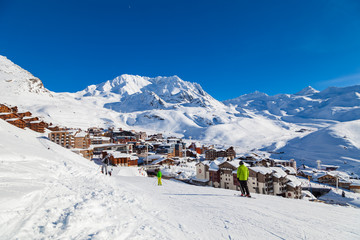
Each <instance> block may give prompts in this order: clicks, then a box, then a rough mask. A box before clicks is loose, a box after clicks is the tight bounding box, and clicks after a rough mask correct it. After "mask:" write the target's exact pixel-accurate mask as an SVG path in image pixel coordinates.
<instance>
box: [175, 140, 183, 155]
mask: <svg viewBox="0 0 360 240" xmlns="http://www.w3.org/2000/svg"><path fill="white" fill-rule="evenodd" d="M183 148H185V147H184V145H183V143H176V144H174V156H175V157H183Z"/></svg>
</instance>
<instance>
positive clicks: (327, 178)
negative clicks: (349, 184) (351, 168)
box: [317, 173, 336, 186]
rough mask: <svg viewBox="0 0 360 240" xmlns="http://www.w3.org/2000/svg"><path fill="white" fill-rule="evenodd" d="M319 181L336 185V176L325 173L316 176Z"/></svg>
mask: <svg viewBox="0 0 360 240" xmlns="http://www.w3.org/2000/svg"><path fill="white" fill-rule="evenodd" d="M317 180H318V182H319V183H326V184H330V185H334V186H335V185H336V176H335V175H333V174H329V173H326V174H324V175H322V176H320V177H318V178H317Z"/></svg>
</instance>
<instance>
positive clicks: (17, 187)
mask: <svg viewBox="0 0 360 240" xmlns="http://www.w3.org/2000/svg"><path fill="white" fill-rule="evenodd" d="M0 146H1V151H0V163H1V164H0V179H1V184H0V213H1V214H0V215H1V218H0V232H1V236H0V239H278V238H279V239H358V238H360V229H359V227H358V226H359V224H360V211H359V209H355V208H352V207H340V206H333V205H326V204H322V203H313V202H308V201H303V200H291V199H285V198H280V197H275V196H266V195H257V194H254V196H255V198H256V199H248V198H239V197H236V196H234V193H236V192H235V191H231V190H225V189H216V188H210V187H197V186H192V185H187V184H184V183H179V182H174V181H167V180H163V186H161V187H158V186H157V185H156V181H157V180H156V179H155V178H147V177H141V169H137V168H134V167H129V168H116V169H114V170H113V171H114V175H113V176H112V177H109V176H105V175H102V174H101V173H100V170H99V166H98V165H96V164H95V163H94V162H90V161H88V160H86V159H84V158H82V157H80V156H78V155H76V154H74V153H72V152H71V151H70V150H68V149H65V148H62V147H60V146H58V145H56V144H54V143H52V142H50V141H48V140H47V139H46V138H44V137H42V136H41V134H38V133H35V132H33V131H30V130H22V129H19V128H16V127H14V126H12V125H9V124H8V123H6V122H5V121H2V120H0ZM19 146H21V148H20V147H19Z"/></svg>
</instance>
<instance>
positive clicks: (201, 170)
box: [192, 161, 210, 185]
mask: <svg viewBox="0 0 360 240" xmlns="http://www.w3.org/2000/svg"><path fill="white" fill-rule="evenodd" d="M209 164H210V162H209V161H204V162H199V163H197V164H196V165H195V167H196V177H195V178H193V179H192V181H193V182H194V183H195V184H199V185H205V184H206V185H207V184H208V182H209V179H210V177H209Z"/></svg>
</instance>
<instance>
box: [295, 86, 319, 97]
mask: <svg viewBox="0 0 360 240" xmlns="http://www.w3.org/2000/svg"><path fill="white" fill-rule="evenodd" d="M318 92H319V91H318V90H316V89H314V88H313V87H311V86H307V87H306V88H304V89H303V90H301V91H299V92H297V93H295V95H302V96H308V95H312V94H315V93H318Z"/></svg>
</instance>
